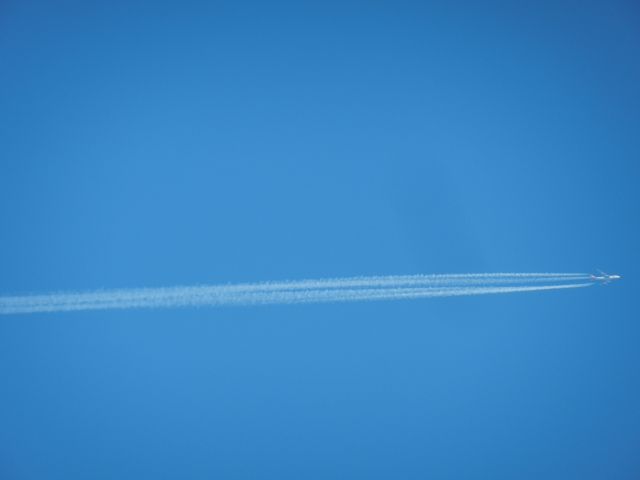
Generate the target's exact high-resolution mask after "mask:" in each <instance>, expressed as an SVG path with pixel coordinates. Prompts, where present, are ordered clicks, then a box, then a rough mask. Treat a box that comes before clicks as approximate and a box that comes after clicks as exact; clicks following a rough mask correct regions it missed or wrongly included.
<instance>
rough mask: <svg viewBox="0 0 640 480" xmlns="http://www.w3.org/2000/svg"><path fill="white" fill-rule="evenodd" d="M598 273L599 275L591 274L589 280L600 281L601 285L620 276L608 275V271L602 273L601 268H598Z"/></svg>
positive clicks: (618, 278)
mask: <svg viewBox="0 0 640 480" xmlns="http://www.w3.org/2000/svg"><path fill="white" fill-rule="evenodd" d="M598 273H599V274H600V275H591V280H594V281H597V282H602V284H603V285H606V284H607V283H609V282H612V281H613V280H620V279H621V278H622V277H621V276H620V275H609V274H608V273H604V272H603V271H602V270H598Z"/></svg>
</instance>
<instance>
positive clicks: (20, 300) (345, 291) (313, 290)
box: [0, 273, 593, 315]
mask: <svg viewBox="0 0 640 480" xmlns="http://www.w3.org/2000/svg"><path fill="white" fill-rule="evenodd" d="M590 280H591V276H590V275H587V274H583V273H475V274H438V275H389V276H374V277H347V278H330V279H318V280H298V281H285V282H264V283H246V284H235V285H233V284H232V285H210V286H193V287H166V288H137V289H119V290H97V291H90V292H81V293H50V294H44V295H22V296H5V297H0V314H5V315H6V314H18V313H37V312H70V311H82V310H107V309H124V308H173V307H186V306H190V307H196V306H231V305H272V304H295V303H320V302H325V303H326V302H348V301H371V300H400V299H410V298H426V297H453V296H464V295H486V294H496V293H515V292H533V291H544V290H558V289H567V288H579V287H587V286H589V285H592V284H593V282H591V281H590Z"/></svg>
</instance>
